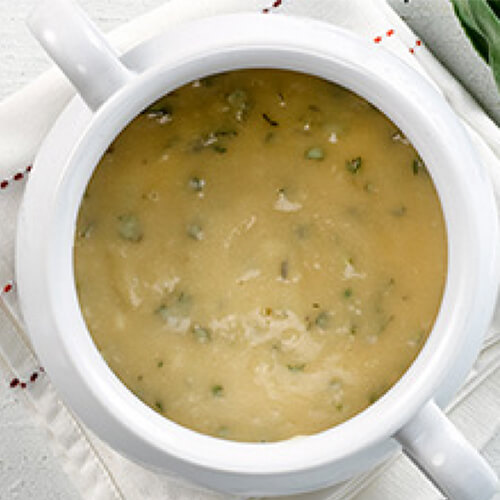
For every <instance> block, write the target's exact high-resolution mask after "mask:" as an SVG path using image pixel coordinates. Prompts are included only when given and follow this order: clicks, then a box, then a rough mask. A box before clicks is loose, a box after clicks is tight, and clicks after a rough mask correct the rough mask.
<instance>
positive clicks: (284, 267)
mask: <svg viewBox="0 0 500 500" xmlns="http://www.w3.org/2000/svg"><path fill="white" fill-rule="evenodd" d="M280 276H281V279H283V280H286V279H287V278H288V261H287V260H283V261H282V262H281V264H280Z"/></svg>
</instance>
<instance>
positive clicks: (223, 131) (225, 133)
mask: <svg viewBox="0 0 500 500" xmlns="http://www.w3.org/2000/svg"><path fill="white" fill-rule="evenodd" d="M237 135H238V132H237V131H236V130H235V129H234V128H219V129H217V130H216V131H215V132H214V136H215V137H217V138H219V137H236V136H237Z"/></svg>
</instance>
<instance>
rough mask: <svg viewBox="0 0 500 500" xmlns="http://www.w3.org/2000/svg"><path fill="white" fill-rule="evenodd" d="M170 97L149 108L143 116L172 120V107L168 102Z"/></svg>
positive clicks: (163, 98)
mask: <svg viewBox="0 0 500 500" xmlns="http://www.w3.org/2000/svg"><path fill="white" fill-rule="evenodd" d="M167 99H168V96H165V97H162V98H161V99H159V100H158V101H156V102H154V103H153V104H151V106H149V107H147V108H146V109H145V110H144V111H143V112H142V113H141V114H144V115H147V116H149V117H151V118H166V117H168V118H171V116H172V106H171V105H170V104H169V103H168V102H167Z"/></svg>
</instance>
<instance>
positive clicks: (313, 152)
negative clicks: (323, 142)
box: [305, 146, 325, 160]
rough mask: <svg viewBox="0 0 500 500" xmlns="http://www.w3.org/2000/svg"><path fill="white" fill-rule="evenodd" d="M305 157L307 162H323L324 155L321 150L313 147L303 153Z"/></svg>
mask: <svg viewBox="0 0 500 500" xmlns="http://www.w3.org/2000/svg"><path fill="white" fill-rule="evenodd" d="M305 157H306V158H307V159H308V160H323V159H324V158H325V153H324V151H323V148H320V147H318V146H315V147H313V148H309V149H308V150H307V151H306V152H305Z"/></svg>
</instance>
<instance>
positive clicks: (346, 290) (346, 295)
mask: <svg viewBox="0 0 500 500" xmlns="http://www.w3.org/2000/svg"><path fill="white" fill-rule="evenodd" d="M351 295H352V288H346V289H345V290H344V297H345V298H349V297H351Z"/></svg>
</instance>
